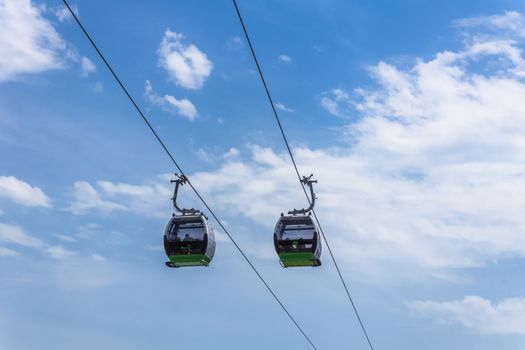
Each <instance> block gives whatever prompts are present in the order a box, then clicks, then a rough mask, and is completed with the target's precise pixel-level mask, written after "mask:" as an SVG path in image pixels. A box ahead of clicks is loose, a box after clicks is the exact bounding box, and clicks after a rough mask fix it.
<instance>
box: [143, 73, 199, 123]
mask: <svg viewBox="0 0 525 350" xmlns="http://www.w3.org/2000/svg"><path fill="white" fill-rule="evenodd" d="M144 96H145V97H146V99H148V101H149V102H150V103H151V104H153V105H156V106H159V107H161V108H162V109H163V110H165V111H166V112H169V113H175V114H178V115H180V116H182V117H185V118H187V119H188V120H195V118H197V108H196V107H195V105H193V103H191V101H190V100H188V99H186V98H183V99H180V100H178V99H177V98H175V97H174V96H171V95H164V96H159V95H156V94H155V93H154V92H153V87H152V86H151V83H150V82H149V80H147V81H146V87H145V92H144Z"/></svg>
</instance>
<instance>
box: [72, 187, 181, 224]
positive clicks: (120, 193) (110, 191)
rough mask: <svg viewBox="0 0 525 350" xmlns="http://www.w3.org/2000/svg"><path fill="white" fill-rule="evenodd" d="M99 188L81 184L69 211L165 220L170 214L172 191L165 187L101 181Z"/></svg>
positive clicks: (75, 190)
mask: <svg viewBox="0 0 525 350" xmlns="http://www.w3.org/2000/svg"><path fill="white" fill-rule="evenodd" d="M96 185H97V187H95V186H93V185H91V184H90V183H88V182H85V181H77V182H76V183H75V186H74V191H73V198H72V200H71V202H70V203H69V206H68V210H69V211H71V212H72V213H73V214H76V215H81V214H87V213H90V212H95V213H100V214H104V215H108V214H111V213H113V212H133V213H138V214H141V215H144V216H146V217H164V216H165V215H166V213H167V212H168V208H169V204H170V203H169V201H168V200H167V198H168V199H169V198H170V196H171V195H172V190H171V189H170V188H168V186H167V185H164V184H151V185H131V184H125V183H113V182H110V181H98V182H97V184H96Z"/></svg>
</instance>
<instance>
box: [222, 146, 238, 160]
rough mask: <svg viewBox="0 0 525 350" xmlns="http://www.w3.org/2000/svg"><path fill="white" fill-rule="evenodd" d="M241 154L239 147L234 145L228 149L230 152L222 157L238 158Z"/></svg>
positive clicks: (228, 158) (227, 158)
mask: <svg viewBox="0 0 525 350" xmlns="http://www.w3.org/2000/svg"><path fill="white" fill-rule="evenodd" d="M240 154H241V152H240V151H239V150H238V149H237V148H235V147H232V148H230V149H229V150H228V152H226V153H224V154H223V155H222V157H223V158H224V159H226V160H232V159H235V158H237V157H238V156H239V155H240Z"/></svg>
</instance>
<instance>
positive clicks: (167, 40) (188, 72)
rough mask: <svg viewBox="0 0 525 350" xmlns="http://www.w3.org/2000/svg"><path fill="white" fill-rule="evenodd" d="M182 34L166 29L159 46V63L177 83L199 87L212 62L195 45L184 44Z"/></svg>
mask: <svg viewBox="0 0 525 350" xmlns="http://www.w3.org/2000/svg"><path fill="white" fill-rule="evenodd" d="M183 39H184V35H182V34H180V33H175V32H172V31H171V30H169V29H166V31H165V32H164V38H163V39H162V42H161V44H160V47H159V65H160V66H161V67H162V68H164V69H165V70H166V72H167V73H168V75H169V77H170V79H171V80H173V81H174V82H175V83H176V84H177V85H179V86H181V87H183V88H185V89H191V90H196V89H200V88H201V87H202V86H203V85H204V82H205V81H206V79H207V78H208V77H209V76H210V74H211V71H212V69H213V63H212V62H211V61H210V60H209V59H208V56H206V54H205V53H203V52H202V51H200V50H199V49H198V48H197V46H195V45H193V44H192V45H185V44H184V43H183V42H182V40H183Z"/></svg>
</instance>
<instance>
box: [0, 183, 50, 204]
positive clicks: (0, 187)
mask: <svg viewBox="0 0 525 350" xmlns="http://www.w3.org/2000/svg"><path fill="white" fill-rule="evenodd" d="M2 197H4V198H7V199H9V200H11V201H13V202H15V203H18V204H21V205H24V206H27V207H46V208H50V207H51V199H50V198H49V197H48V196H47V195H46V194H45V193H44V191H42V190H41V189H40V188H39V187H33V186H31V185H30V184H28V183H27V182H25V181H22V180H20V179H17V178H16V177H14V176H0V198H2Z"/></svg>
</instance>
